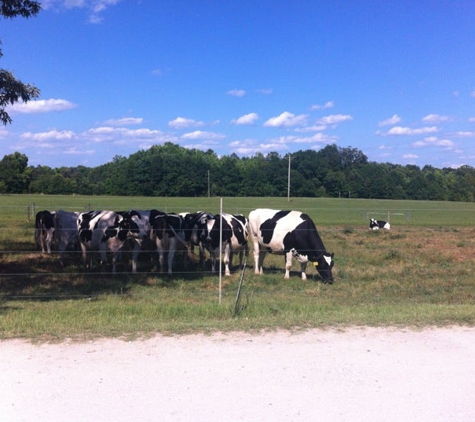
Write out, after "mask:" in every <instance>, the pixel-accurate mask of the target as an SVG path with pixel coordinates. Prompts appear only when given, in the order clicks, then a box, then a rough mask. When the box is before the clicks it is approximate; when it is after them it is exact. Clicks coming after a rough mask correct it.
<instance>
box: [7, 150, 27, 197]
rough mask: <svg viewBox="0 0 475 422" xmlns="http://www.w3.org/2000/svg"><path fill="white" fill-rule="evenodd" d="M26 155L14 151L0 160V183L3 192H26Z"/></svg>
mask: <svg viewBox="0 0 475 422" xmlns="http://www.w3.org/2000/svg"><path fill="white" fill-rule="evenodd" d="M27 167H28V157H27V156H26V155H25V154H20V153H19V152H15V153H13V154H9V155H5V157H3V158H2V161H0V183H1V182H3V186H4V190H5V193H26V192H27V188H28V184H29V183H28V182H29V181H28V172H27V171H26V170H27Z"/></svg>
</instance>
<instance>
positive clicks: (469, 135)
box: [456, 131, 475, 138]
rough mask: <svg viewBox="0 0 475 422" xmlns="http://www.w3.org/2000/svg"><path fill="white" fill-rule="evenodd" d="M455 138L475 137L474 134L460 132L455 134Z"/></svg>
mask: <svg viewBox="0 0 475 422" xmlns="http://www.w3.org/2000/svg"><path fill="white" fill-rule="evenodd" d="M456 135H457V136H461V137H466V138H468V137H472V136H475V132H470V131H460V132H457V133H456Z"/></svg>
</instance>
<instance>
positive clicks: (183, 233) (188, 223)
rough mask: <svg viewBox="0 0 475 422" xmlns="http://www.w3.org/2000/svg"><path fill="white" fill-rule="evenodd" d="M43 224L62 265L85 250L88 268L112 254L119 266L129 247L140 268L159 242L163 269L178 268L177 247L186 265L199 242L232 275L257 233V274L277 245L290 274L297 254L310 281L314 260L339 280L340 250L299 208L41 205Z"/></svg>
mask: <svg viewBox="0 0 475 422" xmlns="http://www.w3.org/2000/svg"><path fill="white" fill-rule="evenodd" d="M35 225H36V227H35V241H36V244H37V246H38V248H39V249H41V251H43V252H45V253H51V251H52V250H56V251H57V252H58V254H59V261H60V263H61V265H64V258H65V254H66V252H67V251H81V252H82V259H83V264H84V266H85V267H86V268H92V267H93V266H94V264H95V262H97V261H99V262H100V264H101V265H102V267H103V268H104V267H105V265H106V264H107V262H108V256H109V255H112V272H115V271H116V264H117V261H118V260H120V258H121V256H122V254H123V253H124V252H125V251H127V252H128V253H130V255H131V263H132V272H136V271H137V260H138V256H139V253H140V252H141V251H143V250H150V247H151V245H152V249H153V255H154V256H155V258H154V260H155V259H156V260H158V265H159V268H160V271H161V272H165V271H167V272H168V274H172V272H173V266H174V264H175V259H176V257H177V255H178V254H177V252H182V255H183V256H184V261H185V262H184V265H185V266H186V265H187V262H188V261H189V259H190V258H191V259H193V258H194V256H195V255H194V248H195V247H198V249H199V262H200V264H202V265H203V264H204V262H205V254H206V251H208V253H209V256H210V261H211V271H213V272H215V271H216V262H217V261H218V259H220V256H221V254H223V259H222V262H223V263H224V268H225V275H230V265H231V264H232V257H233V254H239V258H240V259H239V261H240V266H241V267H242V265H243V258H244V256H246V257H247V256H248V253H249V248H248V238H249V234H250V237H251V240H252V243H253V247H254V260H255V273H256V274H262V272H263V262H264V257H265V255H266V253H267V252H270V253H275V254H280V255H284V256H285V276H284V277H285V278H286V279H287V278H289V276H290V269H291V265H292V258H295V259H296V260H297V261H298V262H300V265H301V277H302V280H306V279H307V275H306V267H307V263H309V262H310V263H311V264H313V265H314V266H315V268H316V270H317V272H318V274H319V275H320V277H321V278H322V280H323V282H325V283H332V282H333V277H332V267H333V264H334V261H333V253H328V252H327V251H326V250H325V247H324V245H323V242H322V240H321V238H320V235H319V233H318V231H317V228H316V227H315V224H314V223H313V221H312V220H311V219H310V217H309V216H308V215H307V214H304V213H302V212H299V211H280V210H271V209H256V210H253V211H251V212H250V213H249V217H248V218H246V217H245V216H244V215H241V214H236V215H235V214H228V213H224V212H223V213H221V214H216V215H213V214H211V213H208V212H203V211H198V212H193V213H179V214H177V213H166V212H163V211H158V210H148V211H139V210H130V211H122V212H116V211H107V210H106V211H87V212H67V211H63V210H59V211H40V212H38V213H37V214H36V220H35ZM221 226H222V227H221ZM165 262H166V263H165Z"/></svg>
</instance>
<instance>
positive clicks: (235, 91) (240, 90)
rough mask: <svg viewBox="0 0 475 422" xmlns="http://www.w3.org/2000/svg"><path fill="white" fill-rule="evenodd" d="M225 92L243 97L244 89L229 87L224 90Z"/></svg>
mask: <svg viewBox="0 0 475 422" xmlns="http://www.w3.org/2000/svg"><path fill="white" fill-rule="evenodd" d="M226 94H228V95H231V96H232V97H244V95H246V91H244V89H231V90H230V91H228V92H226Z"/></svg>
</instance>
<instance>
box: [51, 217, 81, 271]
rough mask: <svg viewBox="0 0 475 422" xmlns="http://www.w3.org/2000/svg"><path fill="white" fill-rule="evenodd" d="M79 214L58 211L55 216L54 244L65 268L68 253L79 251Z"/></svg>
mask: <svg viewBox="0 0 475 422" xmlns="http://www.w3.org/2000/svg"><path fill="white" fill-rule="evenodd" d="M79 214H80V213H79V212H69V211H63V210H58V211H56V213H55V214H54V243H55V244H56V247H57V249H58V253H59V262H60V264H61V266H64V258H65V255H66V252H67V251H71V252H76V251H78V249H79V237H78V230H77V223H78V218H79Z"/></svg>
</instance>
